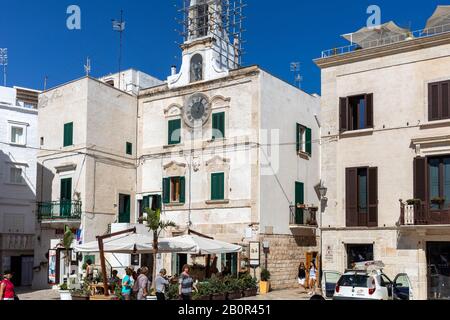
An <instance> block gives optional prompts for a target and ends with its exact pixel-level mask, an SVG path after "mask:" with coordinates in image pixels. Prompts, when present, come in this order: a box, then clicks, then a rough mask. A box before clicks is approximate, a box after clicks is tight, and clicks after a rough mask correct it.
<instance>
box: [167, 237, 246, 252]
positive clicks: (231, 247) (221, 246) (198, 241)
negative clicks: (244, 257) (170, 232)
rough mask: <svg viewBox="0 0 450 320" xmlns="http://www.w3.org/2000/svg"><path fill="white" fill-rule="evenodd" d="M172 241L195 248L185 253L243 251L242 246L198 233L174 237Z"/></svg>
mask: <svg viewBox="0 0 450 320" xmlns="http://www.w3.org/2000/svg"><path fill="white" fill-rule="evenodd" d="M171 241H174V242H176V243H183V245H184V246H187V247H190V246H192V247H193V248H192V249H191V250H189V251H186V252H184V253H190V254H202V255H205V254H222V253H238V252H241V251H242V247H241V246H238V245H235V244H231V243H227V242H224V241H219V240H213V239H208V238H204V237H200V236H196V235H187V236H180V237H175V238H172V239H171Z"/></svg>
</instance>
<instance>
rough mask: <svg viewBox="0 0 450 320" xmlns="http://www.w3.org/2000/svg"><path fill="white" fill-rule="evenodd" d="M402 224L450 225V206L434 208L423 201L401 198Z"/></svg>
mask: <svg viewBox="0 0 450 320" xmlns="http://www.w3.org/2000/svg"><path fill="white" fill-rule="evenodd" d="M399 225H401V226H425V225H450V208H446V209H445V208H441V209H438V208H432V206H431V204H427V203H425V202H423V201H418V200H415V201H410V202H409V203H408V202H403V200H400V220H399Z"/></svg>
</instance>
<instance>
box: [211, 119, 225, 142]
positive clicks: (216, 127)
mask: <svg viewBox="0 0 450 320" xmlns="http://www.w3.org/2000/svg"><path fill="white" fill-rule="evenodd" d="M212 122H213V139H214V140H215V139H222V138H225V112H220V113H214V114H213V120H212Z"/></svg>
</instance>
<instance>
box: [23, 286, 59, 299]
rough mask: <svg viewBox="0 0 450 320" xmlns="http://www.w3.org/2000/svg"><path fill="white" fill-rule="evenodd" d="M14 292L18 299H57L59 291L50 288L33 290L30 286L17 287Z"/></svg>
mask: <svg viewBox="0 0 450 320" xmlns="http://www.w3.org/2000/svg"><path fill="white" fill-rule="evenodd" d="M16 293H17V296H18V297H19V299H20V300H35V301H36V300H59V292H58V291H56V290H52V289H49V290H39V291H33V290H31V288H17V289H16Z"/></svg>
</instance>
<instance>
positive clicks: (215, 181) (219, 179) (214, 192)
mask: <svg viewBox="0 0 450 320" xmlns="http://www.w3.org/2000/svg"><path fill="white" fill-rule="evenodd" d="M224 199H225V174H224V173H223V172H222V173H213V174H211V200H224Z"/></svg>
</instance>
